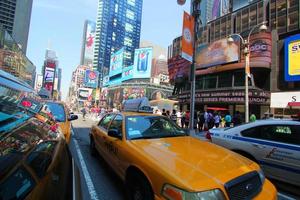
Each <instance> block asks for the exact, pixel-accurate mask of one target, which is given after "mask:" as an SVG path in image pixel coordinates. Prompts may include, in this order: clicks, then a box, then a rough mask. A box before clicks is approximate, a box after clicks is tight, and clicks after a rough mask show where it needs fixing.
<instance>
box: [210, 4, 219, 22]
mask: <svg viewBox="0 0 300 200" xmlns="http://www.w3.org/2000/svg"><path fill="white" fill-rule="evenodd" d="M220 4H221V2H220V0H213V7H212V10H211V20H215V19H217V18H218V17H220V11H221V9H220V6H221V5H220Z"/></svg>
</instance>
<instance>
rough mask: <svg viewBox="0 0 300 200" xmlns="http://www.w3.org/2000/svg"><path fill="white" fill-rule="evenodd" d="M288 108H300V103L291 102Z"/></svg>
mask: <svg viewBox="0 0 300 200" xmlns="http://www.w3.org/2000/svg"><path fill="white" fill-rule="evenodd" d="M288 106H290V107H300V102H289V103H288Z"/></svg>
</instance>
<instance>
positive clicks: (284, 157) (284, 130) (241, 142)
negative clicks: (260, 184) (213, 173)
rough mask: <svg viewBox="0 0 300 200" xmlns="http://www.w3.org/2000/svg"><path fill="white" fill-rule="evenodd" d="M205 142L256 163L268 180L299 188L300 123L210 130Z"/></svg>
mask: <svg viewBox="0 0 300 200" xmlns="http://www.w3.org/2000/svg"><path fill="white" fill-rule="evenodd" d="M206 138H207V139H211V141H212V142H213V143H215V144H217V145H220V146H223V147H225V148H227V149H230V150H232V151H235V152H237V153H239V154H241V155H243V156H245V157H248V158H249V159H251V160H254V161H256V162H257V163H259V164H260V165H261V167H262V169H263V170H264V172H265V174H266V175H267V176H269V177H270V178H273V179H277V180H280V181H283V182H287V183H290V184H293V185H296V186H300V122H299V121H292V120H275V119H274V120H258V121H256V122H252V123H247V124H243V125H240V126H236V127H232V128H215V129H210V130H209V131H208V132H207V134H206Z"/></svg>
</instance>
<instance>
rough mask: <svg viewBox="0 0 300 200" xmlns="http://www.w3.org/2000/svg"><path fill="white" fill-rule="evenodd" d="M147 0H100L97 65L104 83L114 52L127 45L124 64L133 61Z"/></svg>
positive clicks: (129, 63) (94, 65)
mask: <svg viewBox="0 0 300 200" xmlns="http://www.w3.org/2000/svg"><path fill="white" fill-rule="evenodd" d="M142 5H143V0H99V3H98V14H97V21H96V38H95V41H96V44H95V49H94V50H95V51H94V53H95V54H94V61H93V67H94V69H96V70H98V71H99V72H100V83H101V82H102V80H103V77H104V76H106V75H108V73H109V67H110V59H111V54H112V53H114V52H116V51H118V50H119V49H121V48H123V47H124V54H125V58H124V67H126V66H130V65H132V64H133V60H134V50H135V49H137V48H138V47H139V43H140V32H141V18H142Z"/></svg>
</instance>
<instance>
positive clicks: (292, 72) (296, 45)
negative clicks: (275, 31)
mask: <svg viewBox="0 0 300 200" xmlns="http://www.w3.org/2000/svg"><path fill="white" fill-rule="evenodd" d="M284 58H285V72H284V74H285V76H284V77H285V81H288V82H290V81H300V34H297V35H293V36H290V37H288V38H287V39H285V41H284Z"/></svg>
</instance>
